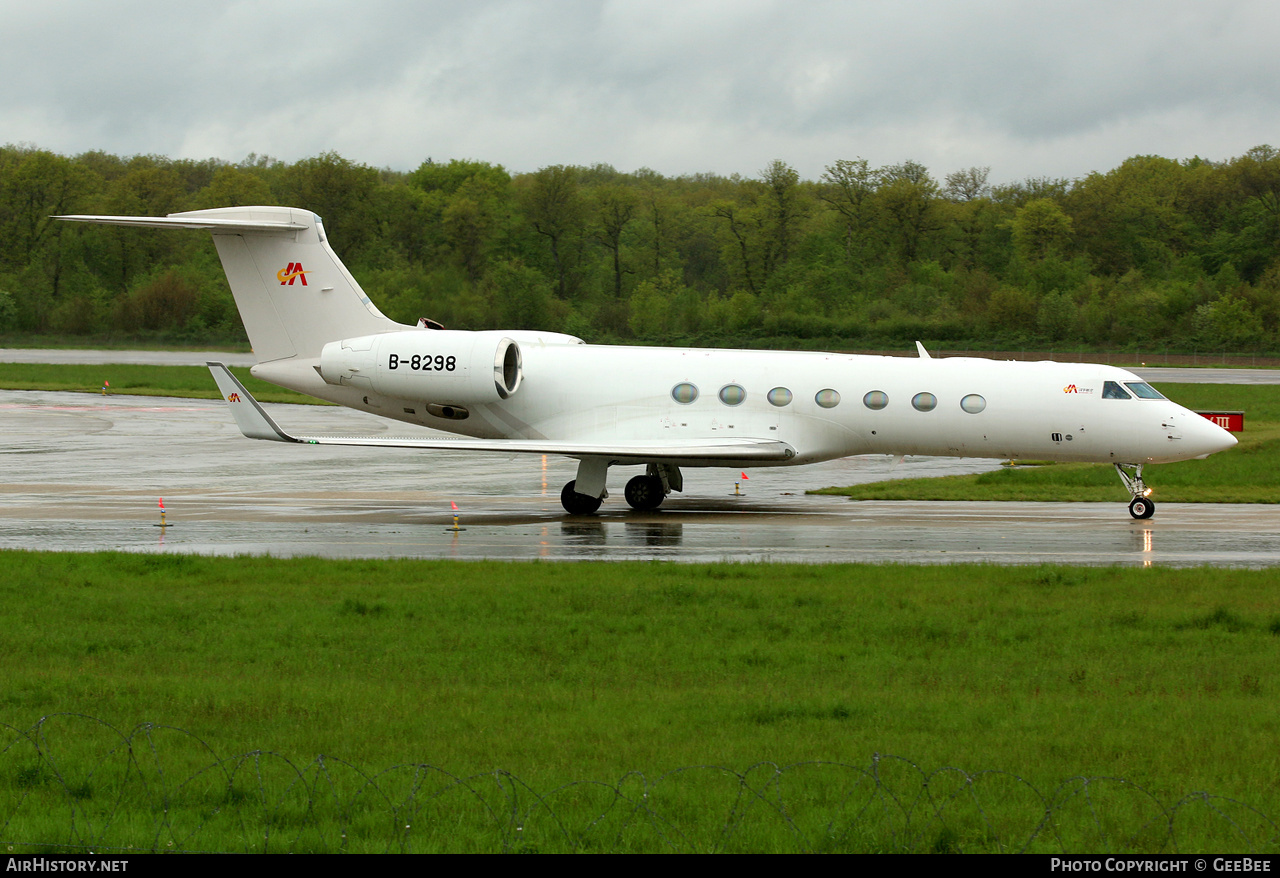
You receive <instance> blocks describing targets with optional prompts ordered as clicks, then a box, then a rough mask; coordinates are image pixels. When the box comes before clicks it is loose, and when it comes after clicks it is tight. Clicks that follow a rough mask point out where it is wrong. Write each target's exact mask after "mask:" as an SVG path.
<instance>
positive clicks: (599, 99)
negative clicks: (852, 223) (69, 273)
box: [0, 0, 1280, 180]
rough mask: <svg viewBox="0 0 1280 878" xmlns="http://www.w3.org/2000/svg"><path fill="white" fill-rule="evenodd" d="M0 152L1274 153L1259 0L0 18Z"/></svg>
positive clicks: (591, 158) (600, 155) (805, 165)
mask: <svg viewBox="0 0 1280 878" xmlns="http://www.w3.org/2000/svg"><path fill="white" fill-rule="evenodd" d="M0 14H2V15H3V21H4V22H5V28H4V31H3V33H0V76H3V77H4V80H5V82H6V83H8V86H7V87H6V88H5V89H4V90H3V93H0V141H7V142H29V143H34V144H36V145H39V146H43V147H47V148H50V149H54V150H57V151H59V152H64V153H77V152H81V151H85V150H90V149H103V150H107V151H109V152H114V153H120V154H134V153H158V154H166V155H171V156H183V157H192V158H206V157H210V156H216V157H219V158H225V159H230V160H236V159H239V158H242V157H243V156H244V155H247V154H248V153H250V152H256V153H258V154H269V155H274V156H277V157H279V158H283V159H286V160H294V159H297V158H300V157H303V156H307V155H314V154H316V153H318V152H321V151H324V150H328V149H336V150H338V151H339V152H341V153H343V154H344V155H346V156H347V157H349V158H351V159H353V160H356V161H360V162H364V163H368V164H372V165H378V166H390V167H395V168H401V169H411V168H413V167H416V166H417V165H418V164H419V163H420V162H421V161H422V160H423V159H425V158H426V157H427V156H434V157H435V158H437V159H443V158H450V157H469V158H477V159H484V160H487V161H492V162H500V163H502V164H504V165H506V166H508V167H510V168H513V169H515V170H531V169H534V168H537V167H541V166H543V165H546V164H553V163H573V164H591V163H595V162H606V163H610V164H613V165H615V166H617V167H619V168H622V169H624V170H631V169H634V168H637V167H641V166H648V167H653V168H655V169H657V170H659V171H661V172H663V173H667V174H679V173H690V172H697V171H716V172H720V173H733V172H737V173H742V174H746V175H754V174H756V173H758V172H759V170H760V169H761V168H763V167H764V166H765V164H767V163H768V162H769V161H771V160H772V159H774V158H781V159H783V160H784V161H787V162H788V163H790V164H792V165H794V166H795V167H796V168H797V169H798V170H799V171H800V172H801V173H802V175H804V176H806V177H809V178H816V177H817V176H819V175H820V174H821V173H822V169H823V167H824V166H825V165H827V164H830V163H831V162H832V161H834V160H835V159H838V158H852V157H854V156H858V155H861V156H865V157H867V158H868V159H870V160H871V161H872V162H873V163H875V164H887V163H891V162H898V161H902V160H904V159H907V158H913V159H916V160H918V161H922V162H924V163H925V164H926V165H928V166H929V167H930V168H931V169H932V170H933V172H934V174H935V175H936V176H939V177H941V176H942V175H944V174H945V173H947V172H949V171H951V170H955V169H956V168H960V167H966V166H969V165H990V166H991V167H992V169H993V170H992V176H993V178H994V179H998V180H1012V179H1020V178H1022V177H1024V176H1027V175H1047V176H1063V177H1075V176H1080V175H1083V174H1086V173H1088V172H1090V171H1092V170H1106V169H1109V168H1111V167H1114V166H1115V165H1117V164H1119V162H1121V161H1123V160H1124V159H1125V158H1126V157H1128V156H1130V155H1133V154H1137V153H1158V154H1162V155H1167V156H1170V157H1187V156H1190V155H1193V154H1199V155H1202V156H1206V157H1209V158H1228V157H1231V156H1233V155H1238V154H1240V153H1242V152H1243V151H1244V150H1246V149H1248V148H1249V147H1251V146H1253V145H1255V144H1257V143H1261V142H1267V141H1275V140H1278V139H1280V138H1277V136H1276V132H1275V126H1274V123H1273V122H1272V121H1271V120H1274V119H1276V118H1277V109H1280V107H1278V106H1277V104H1278V103H1280V95H1278V94H1277V90H1276V89H1275V88H1274V86H1273V83H1274V82H1275V81H1276V80H1277V74H1280V60H1277V58H1276V53H1275V52H1274V45H1275V44H1276V39H1277V37H1278V36H1280V17H1278V16H1276V15H1274V12H1273V9H1272V8H1271V7H1270V6H1269V5H1267V4H1264V3H1261V2H1248V0H1225V2H1218V3H1215V4H1212V5H1210V4H1202V3H1198V2H1196V3H1188V2H1151V0H1141V2H1136V0H1135V2H1108V3H1103V2H1075V3H1069V4H1068V3H1036V4H1027V3H1019V2H977V3H955V2H923V0H919V2H898V3H881V2H809V3H802V4H795V3H790V4H783V3H781V2H772V0H756V2H742V0H735V2H729V0H704V2H698V0H691V2H681V3H654V2H586V0H575V2H557V3H539V2H517V0H505V2H504V0H491V2H470V3H454V2H435V3H395V2H382V3H376V2H375V3H369V2H365V3H361V4H358V5H357V4H351V3H336V2H331V3H324V2H319V3H312V4H307V5H300V4H297V3H274V2H252V3H249V2H246V3H226V4H204V5H199V6H197V5H195V4H181V5H177V4H172V3H160V2H140V0H135V2H118V3H111V4H103V3H91V2H84V3H72V2H67V3H51V4H45V5H42V6H40V7H38V8H33V7H28V6H27V5H25V4H19V3H16V2H9V0H3V2H0Z"/></svg>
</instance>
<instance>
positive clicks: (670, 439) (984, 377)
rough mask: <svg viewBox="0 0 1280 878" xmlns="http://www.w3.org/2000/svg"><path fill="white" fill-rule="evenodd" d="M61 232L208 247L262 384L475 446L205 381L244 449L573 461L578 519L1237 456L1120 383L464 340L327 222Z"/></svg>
mask: <svg viewBox="0 0 1280 878" xmlns="http://www.w3.org/2000/svg"><path fill="white" fill-rule="evenodd" d="M59 219H64V220H74V221H78V222H89V223H108V224H112V225H123V226H146V227H153V228H180V229H203V230H205V231H208V232H212V233H213V241H214V244H216V245H217V248H218V255H219V256H220V257H221V259H222V265H223V268H224V269H225V270H226V272H227V279H228V281H230V284H231V291H232V293H233V294H234V295H235V300H236V305H237V307H238V308H239V309H240V316H241V318H242V319H243V320H244V325H245V329H246V330H247V331H248V333H249V341H250V342H251V343H252V344H253V350H254V353H255V354H256V355H257V357H258V364H257V365H256V366H254V367H253V369H252V370H251V371H252V373H253V374H254V375H256V376H257V377H259V378H262V379H264V380H266V381H269V382H271V383H273V384H278V385H280V386H282V387H288V388H290V389H292V390H297V391H300V392H302V393H307V394H310V395H311V396H315V397H319V398H320V399H325V400H329V401H330V402H335V403H338V404H340V405H345V406H350V407H351V408H355V409H360V410H361V411H366V412H371V413H373V414H377V415H383V416H384V417H388V418H395V419H397V420H401V421H407V422H410V423H414V424H423V425H426V426H428V427H435V428H438V429H441V430H446V431H449V432H451V433H460V434H463V435H465V436H469V437H472V438H470V439H388V438H372V437H369V438H335V437H321V436H314V437H294V436H291V435H289V434H288V433H286V432H284V431H283V430H281V429H280V427H278V426H277V425H276V423H275V422H274V421H273V420H272V419H271V418H270V417H269V416H268V415H267V414H266V412H264V411H263V410H262V408H261V407H260V406H259V405H258V403H257V402H256V401H255V400H254V399H253V397H251V396H250V395H249V393H248V391H246V390H245V389H244V387H243V386H241V385H240V384H239V382H237V381H236V379H235V378H234V377H233V376H232V375H231V373H230V372H229V371H228V370H227V369H226V367H224V366H222V365H221V364H217V363H210V364H209V365H210V368H211V370H212V371H213V375H214V378H215V379H216V380H217V382H218V386H219V388H220V389H221V390H222V395H223V396H224V397H225V398H226V399H227V401H228V403H229V404H230V407H231V411H232V413H233V414H234V415H235V419H236V422H237V424H239V426H240V429H241V430H242V431H243V432H244V434H245V435H246V436H249V437H251V438H254V439H271V440H275V441H279V442H303V443H311V444H326V445H387V446H402V447H412V448H422V449H443V448H448V449H453V450H462V449H470V450H474V451H498V452H533V453H543V454H562V455H566V456H568V457H572V458H576V459H577V460H578V462H579V463H578V473H577V478H576V479H574V480H573V481H571V482H569V483H568V484H567V485H565V486H564V490H563V491H562V492H561V495H560V499H561V502H562V503H563V504H564V508H565V509H566V510H567V511H568V512H570V513H575V514H590V513H593V512H595V511H596V510H597V509H598V508H599V507H600V503H601V501H602V500H604V499H605V498H606V497H607V496H608V491H607V490H606V476H607V474H608V471H609V468H610V467H611V466H628V467H633V466H634V467H643V468H644V472H643V473H642V474H640V475H636V476H635V477H633V478H632V479H631V480H630V481H628V482H627V485H626V491H625V494H626V499H627V502H628V503H629V504H630V505H631V506H632V507H634V508H636V509H653V508H656V507H657V506H658V505H659V504H661V503H662V501H663V499H664V498H665V497H666V495H667V494H668V493H669V492H671V491H680V490H681V489H682V488H683V478H682V476H681V468H682V467H699V466H703V467H705V466H718V467H730V468H733V469H739V468H745V467H758V466H795V465H797V464H802V463H813V462H815V461H820V460H830V459H832V458H838V457H847V456H849V455H854V454H893V455H904V454H925V455H941V456H951V457H989V458H1024V459H1031V458H1034V459H1039V460H1062V461H1073V460H1074V461H1093V462H1101V463H1112V464H1114V465H1115V467H1116V472H1117V473H1119V475H1120V478H1121V480H1122V481H1123V482H1124V484H1125V486H1126V487H1127V488H1128V489H1129V492H1130V493H1131V494H1132V495H1133V501H1132V502H1131V503H1130V504H1129V512H1130V514H1132V515H1133V517H1134V518H1148V517H1150V516H1151V514H1152V512H1153V511H1154V510H1155V505H1154V504H1153V503H1152V502H1151V500H1150V499H1149V498H1148V495H1149V493H1150V491H1149V490H1148V489H1147V487H1146V485H1145V484H1144V483H1143V480H1142V468H1143V466H1144V465H1145V464H1147V463H1164V462H1168V461H1175V460H1187V459H1189V458H1195V457H1204V456H1206V455H1209V454H1212V453H1213V452H1215V451H1222V450H1223V449H1226V448H1230V447H1231V446H1233V445H1235V444H1236V440H1235V438H1234V437H1232V436H1231V435H1230V434H1229V433H1227V432H1226V431H1225V430H1223V429H1222V428H1220V427H1218V426H1217V425H1215V424H1213V423H1211V422H1209V421H1208V420H1206V419H1205V418H1202V417H1199V416H1198V415H1196V414H1195V413H1194V412H1190V411H1188V410H1187V409H1184V408H1183V407H1181V406H1179V405H1175V404H1174V403H1172V402H1170V401H1169V400H1167V399H1165V398H1164V397H1162V396H1161V395H1160V394H1159V393H1157V392H1156V391H1155V390H1153V389H1152V388H1151V387H1150V386H1149V385H1148V384H1146V383H1144V382H1143V381H1142V380H1141V379H1140V378H1138V376H1136V375H1134V374H1132V373H1130V372H1126V371H1124V370H1123V369H1116V368H1112V367H1109V366H1095V365H1078V364H1071V363H1050V362H1045V363H1016V362H997V361H994V360H982V359H959V358H950V359H935V358H931V357H930V356H929V355H928V354H927V353H926V352H925V349H924V347H923V346H920V345H919V344H918V343H917V347H918V349H919V355H920V356H919V357H918V358H916V359H908V358H899V357H875V356H854V355H848V354H829V353H786V352H776V351H731V350H700V349H690V348H647V347H613V346H602V345H588V344H584V343H583V341H582V340H581V339H579V338H574V337H573V336H569V335H562V334H559V333H554V332H529V331H514V330H513V331H497V332H460V331H454V330H445V329H439V328H432V327H431V325H430V323H429V322H426V321H424V325H421V326H420V327H416V328H415V327H412V326H406V325H403V324H400V323H396V322H394V321H393V320H390V319H388V318H387V317H385V316H383V315H382V314H381V313H380V312H379V311H378V309H377V308H376V307H375V306H374V305H373V303H372V302H370V301H369V297H368V296H366V295H365V294H364V291H363V290H361V289H360V285H359V284H358V283H356V281H355V279H354V278H353V277H352V276H351V275H350V273H348V271H347V269H346V268H345V267H344V266H343V264H342V263H341V262H340V261H339V260H338V257H337V256H336V255H335V254H334V252H333V250H332V249H331V248H330V247H329V243H328V241H327V240H326V238H325V232H324V226H323V224H322V223H321V222H320V217H318V216H316V215H315V214H314V213H311V212H310V211H307V210H298V209H295V208H288V207H232V208H225V209H218V210H198V211H191V212H188V213H175V214H171V215H169V216H167V217H122V216H64V217H59Z"/></svg>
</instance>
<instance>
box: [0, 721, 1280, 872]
mask: <svg viewBox="0 0 1280 878" xmlns="http://www.w3.org/2000/svg"><path fill="white" fill-rule="evenodd" d="M0 730H2V731H3V733H4V740H3V749H2V750H0V845H3V846H5V847H6V848H7V849H8V851H9V852H11V853H27V854H30V853H84V852H88V851H92V852H94V853H99V854H101V853H129V852H134V853H139V852H157V853H164V852H240V853H252V852H260V853H267V852H297V853H303V852H330V853H337V852H394V853H407V852H446V851H454V852H471V851H474V852H483V851H488V852H499V851H501V852H558V851H592V852H631V851H635V852H640V851H678V852H703V853H712V852H736V851H784V852H785V851H796V852H800V851H803V852H848V851H878V852H926V851H937V852H965V851H980V852H996V851H1008V852H1051V853H1137V852H1143V853H1152V852H1185V851H1186V850H1188V849H1189V846H1190V848H1194V849H1196V850H1215V851H1223V852H1227V851H1233V852H1234V851H1243V852H1251V853H1275V852H1277V851H1280V826H1278V825H1277V823H1276V822H1275V821H1274V820H1273V819H1272V818H1271V817H1270V816H1268V815H1267V814H1265V813H1264V812H1263V811H1261V810H1259V809H1258V808H1256V807H1253V806H1251V805H1249V804H1246V803H1244V802H1241V801H1238V800H1236V799H1232V798H1229V797H1224V796H1216V795H1211V794H1209V793H1204V792H1196V793H1191V794H1187V795H1184V796H1181V797H1180V798H1176V799H1174V800H1173V801H1162V800H1161V798H1160V797H1159V796H1157V795H1156V794H1154V793H1153V792H1151V791H1149V790H1147V789H1144V788H1143V787H1142V786H1140V785H1138V784H1135V783H1132V782H1130V781H1128V780H1125V779H1123V778H1114V777H1083V776H1082V777H1073V778H1069V779H1067V780H1065V781H1062V782H1061V783H1059V784H1058V785H1057V786H1056V787H1054V788H1053V789H1051V790H1049V791H1047V792H1046V791H1042V790H1041V789H1038V788H1037V787H1036V786H1035V785H1034V784H1032V783H1031V782H1029V781H1027V780H1026V779H1024V778H1022V777H1020V776H1018V775H1016V774H1012V773H1009V772H1004V771H977V772H968V771H965V770H963V769H959V768H954V767H946V768H938V769H933V770H928V769H925V768H922V767H921V766H919V765H917V764H916V763H914V762H912V761H910V760H908V759H904V758H901V757H897V756H887V755H884V756H882V755H879V754H875V755H872V756H871V757H870V759H869V761H868V762H866V763H865V764H851V763H842V762H802V763H794V764H788V765H779V764H775V763H772V762H761V763H758V764H756V765H753V766H751V767H749V768H747V769H746V770H743V771H737V770H734V769H730V768H725V767H723V766H715V765H699V766H690V767H685V768H680V769H676V770H674V771H669V772H666V773H662V774H659V775H656V776H653V777H650V776H647V775H645V774H643V773H641V772H629V773H627V774H626V775H624V776H623V777H622V778H621V779H619V780H617V781H575V782H572V783H568V784H564V785H562V786H558V787H555V788H554V789H550V790H544V791H539V790H537V789H535V788H534V787H533V786H532V785H531V784H529V783H526V782H525V781H523V780H521V779H520V778H519V777H517V776H516V775H514V774H512V773H511V772H508V771H502V770H496V771H491V772H485V773H479V774H472V775H467V776H462V775H457V774H453V773H450V772H449V771H447V770H445V769H443V768H441V767H439V766H434V765H428V764H422V763H407V764H400V765H393V766H391V767H389V768H386V769H383V770H381V771H376V772H370V771H366V770H365V769H363V768H361V767H360V766H358V765H356V764H354V763H352V762H349V761H346V760H344V759H339V758H335V757H332V756H316V757H315V758H314V759H312V760H311V761H309V762H306V763H303V762H299V761H295V760H294V759H291V758H290V757H288V756H286V755H283V754H280V753H275V752H271V751H266V750H254V751H251V752H249V753H244V754H241V755H238V756H234V757H220V756H219V755H218V754H216V753H215V752H214V750H213V748H212V747H210V746H209V745H208V744H207V743H206V742H205V741H203V740H202V739H200V738H199V737H198V736H196V735H194V734H192V733H191V732H188V731H185V730H183V729H179V728H175V727H172V726H165V725H157V724H152V723H143V724H141V725H138V726H136V727H134V728H133V729H131V730H129V731H127V732H126V731H121V730H120V729H117V728H116V727H114V726H112V725H111V724H110V723H107V722H105V721H103V720H100V719H97V718H94V717H91V716H86V715H83V714H53V715H50V716H46V717H43V718H41V719H40V720H39V721H37V722H36V723H35V724H34V725H32V726H31V727H30V728H26V729H19V728H17V727H15V726H10V725H7V724H0Z"/></svg>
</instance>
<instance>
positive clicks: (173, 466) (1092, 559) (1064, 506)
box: [0, 391, 1280, 567]
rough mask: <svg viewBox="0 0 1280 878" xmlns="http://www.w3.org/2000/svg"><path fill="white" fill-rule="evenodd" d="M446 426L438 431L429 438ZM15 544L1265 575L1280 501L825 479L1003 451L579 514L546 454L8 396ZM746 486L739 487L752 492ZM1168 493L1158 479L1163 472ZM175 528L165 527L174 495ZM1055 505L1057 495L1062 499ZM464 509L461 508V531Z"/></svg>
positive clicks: (133, 403)
mask: <svg viewBox="0 0 1280 878" xmlns="http://www.w3.org/2000/svg"><path fill="white" fill-rule="evenodd" d="M268 409H269V410H270V411H271V412H272V414H273V416H274V417H276V419H277V420H278V421H279V422H280V423H281V425H282V426H284V427H285V429H289V430H294V431H297V432H301V433H326V432H332V433H346V434H348V435H349V434H351V433H354V432H363V433H372V434H377V433H387V434H390V433H394V434H396V435H404V434H406V433H407V432H410V428H409V427H408V426H407V425H404V424H399V423H395V424H392V423H390V422H386V421H382V420H381V419H378V418H374V417H372V416H368V415H364V414H362V413H359V412H352V411H348V410H345V409H339V408H334V407H318V406H284V405H272V406H268ZM419 432H421V433H423V434H429V431H425V430H421V431H419ZM0 436H2V437H3V441H0V547H2V548H25V549H64V550H65V549H74V550H97V549H119V550H125V551H140V552H199V553H209V554H227V555H229V554H271V555H276V556H290V555H319V556H324V557H335V558H336V557H344V558H346V557H352V558H354V557H413V558H473V559H474V558H490V559H523V558H548V559H557V560H585V559H605V560H621V559H671V560H679V561H719V560H726V559H727V560H736V561H753V560H787V561H807V562H836V561H867V562H901V563H920V562H923V563H955V562H974V561H976V562H989V563H997V564H1029V563H1044V562H1055V563H1073V564H1074V563H1078V564H1124V565H1148V564H1163V565H1175V566H1186V565H1199V564H1212V565H1222V566H1240V567H1264V566H1274V565H1277V564H1280V533H1278V531H1280V527H1277V522H1278V521H1280V513H1277V512H1276V510H1275V507H1270V506H1251V505H1238V506H1237V505H1213V504H1162V505H1161V506H1160V507H1159V508H1158V510H1157V512H1156V517H1155V518H1154V519H1152V520H1150V521H1146V522H1135V521H1133V520H1132V519H1130V518H1129V515H1128V512H1127V510H1126V507H1125V503H1124V502H1123V493H1122V491H1121V489H1120V486H1119V485H1117V500H1116V502H1115V503H1053V502H1044V503H1029V504H1014V503H961V502H947V503H915V502H908V503H899V502H858V503H854V502H851V501H848V500H845V499H843V498H839V497H820V496H811V495H806V494H805V493H804V492H805V491H806V490H809V489H812V488H818V487H823V486H826V485H844V484H853V483H858V482H867V481H876V480H881V479H884V478H889V477H908V478H910V477H918V476H929V475H944V474H950V473H971V472H982V471H986V470H990V469H993V468H995V467H996V466H998V462H996V461H980V460H961V461H956V460H950V459H938V458H908V459H907V460H906V461H905V462H903V463H901V464H898V465H894V464H893V462H892V461H891V460H890V459H888V458H886V457H867V458H847V459H845V460H838V461H830V462H828V463H824V464H817V465H813V466H807V467H786V468H773V469H757V470H749V471H748V472H747V475H748V476H749V478H748V480H747V481H742V480H741V478H740V476H739V473H738V472H727V471H725V470H686V476H685V492H684V494H682V495H676V494H673V495H672V496H671V497H670V498H669V499H668V500H667V502H666V503H665V504H664V505H663V507H662V508H661V509H660V510H659V511H657V512H648V513H637V512H634V511H632V510H630V509H629V508H628V507H627V506H626V504H625V502H624V501H623V500H622V497H621V494H622V485H623V483H624V481H625V479H626V478H628V477H629V475H630V474H632V473H634V472H638V470H636V469H633V468H626V467H618V468H614V469H613V470H611V472H610V489H611V491H612V492H613V496H612V497H611V498H610V499H609V500H607V501H606V502H605V505H604V506H603V507H602V510H601V513H600V514H599V515H597V516H593V517H571V516H568V515H566V514H565V513H564V511H563V510H562V509H561V507H560V502H559V492H560V488H561V486H562V485H563V484H564V483H565V482H566V481H568V480H569V479H571V478H573V476H574V470H575V466H576V464H575V462H574V461H572V460H569V459H566V458H557V457H548V458H543V457H541V456H538V455H517V456H514V457H510V458H508V457H505V456H500V455H478V454H467V453H458V452H422V451H414V450H410V449H376V448H345V447H336V446H299V445H287V444H278V443H270V442H258V441H253V440H249V439H244V438H243V437H241V436H240V434H239V431H238V430H237V429H236V428H235V426H234V424H233V423H232V420H231V417H230V415H229V414H228V412H227V411H226V407H225V405H223V404H222V403H220V402H212V401H200V400H180V399H160V398H153V397H128V396H111V397H99V396H93V395H86V394H71V393H43V392H19V391H0ZM735 477H737V481H738V482H739V485H738V486H737V489H738V490H739V491H740V493H739V494H737V495H735V493H734V491H735V484H734V482H735ZM1149 477H1150V479H1151V482H1152V483H1153V484H1154V485H1155V486H1156V490H1157V497H1158V491H1159V470H1158V468H1153V470H1152V471H1151V472H1150V473H1149ZM161 497H163V498H164V504H165V507H166V521H167V523H168V524H169V525H170V526H169V527H166V528H163V529H162V528H160V527H157V526H156V525H157V524H158V523H159V520H160V517H159V506H158V501H159V499H160V498H161ZM1047 499H1048V498H1047ZM451 503H457V505H458V508H459V525H460V527H461V528H462V530H459V531H453V530H450V528H451V527H452V525H453V517H452V510H451Z"/></svg>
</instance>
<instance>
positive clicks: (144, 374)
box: [0, 363, 328, 405]
mask: <svg viewBox="0 0 1280 878" xmlns="http://www.w3.org/2000/svg"><path fill="white" fill-rule="evenodd" d="M231 371H232V372H234V373H235V375H236V377H237V378H239V379H240V380H241V381H242V382H243V383H244V386H245V387H247V388H248V389H249V392H250V393H252V394H253V395H254V396H255V397H257V398H258V399H259V400H260V401H262V402H292V403H316V404H320V405H327V404H328V403H321V402H320V401H319V400H317V399H315V398H314V397H311V396H305V395H304V394H301V393H295V392H293V391H292V390H285V389H283V388H281V387H277V386H276V385H274V384H268V383H267V382H265V381H260V380H259V379H257V378H254V377H253V376H252V375H250V374H249V370H248V369H246V368H243V367H239V366H233V367H232V369H231ZM103 381H109V382H111V387H110V389H109V392H110V393H123V394H131V395H136V396H178V397H185V398H188V399H219V398H220V395H219V393H218V385H216V384H215V383H214V381H213V376H212V375H210V374H209V370H208V369H206V368H205V367H204V366H143V365H132V364H119V363H116V364H109V365H85V364H80V363H59V364H44V363H0V389H4V390H62V391H73V392H81V393H101V389H102V382H103Z"/></svg>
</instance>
